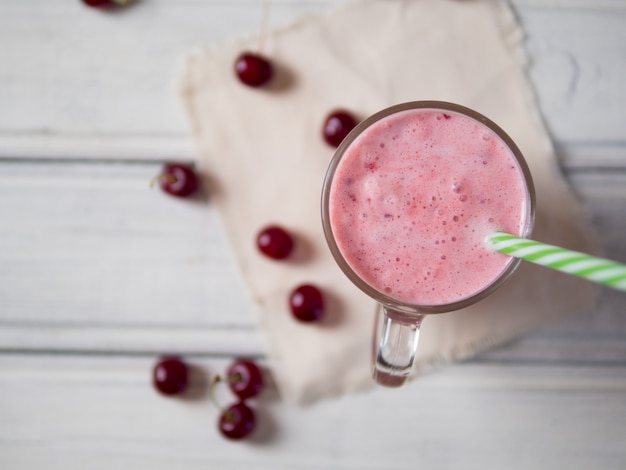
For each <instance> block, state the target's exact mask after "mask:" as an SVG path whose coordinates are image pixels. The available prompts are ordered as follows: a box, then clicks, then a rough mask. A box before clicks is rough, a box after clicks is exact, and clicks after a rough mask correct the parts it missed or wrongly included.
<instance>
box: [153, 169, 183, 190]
mask: <svg viewBox="0 0 626 470" xmlns="http://www.w3.org/2000/svg"><path fill="white" fill-rule="evenodd" d="M161 181H165V182H166V183H167V184H174V183H176V181H178V178H176V177H175V176H174V175H172V174H170V173H161V174H160V175H156V176H154V177H153V178H152V179H151V180H150V187H151V188H154V185H155V184H156V183H160V182H161Z"/></svg>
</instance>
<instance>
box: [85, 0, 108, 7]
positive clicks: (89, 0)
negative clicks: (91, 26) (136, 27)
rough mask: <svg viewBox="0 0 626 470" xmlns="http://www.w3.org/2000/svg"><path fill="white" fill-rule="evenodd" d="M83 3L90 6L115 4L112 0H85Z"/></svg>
mask: <svg viewBox="0 0 626 470" xmlns="http://www.w3.org/2000/svg"><path fill="white" fill-rule="evenodd" d="M83 3H84V4H85V5H87V6H90V7H95V8H98V7H108V6H111V5H112V4H113V1H112V0H83Z"/></svg>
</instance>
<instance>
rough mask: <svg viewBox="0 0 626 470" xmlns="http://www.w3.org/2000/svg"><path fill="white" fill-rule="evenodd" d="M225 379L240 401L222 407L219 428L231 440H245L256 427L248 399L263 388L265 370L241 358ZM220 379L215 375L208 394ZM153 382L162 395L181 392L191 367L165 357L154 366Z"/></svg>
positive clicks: (228, 370)
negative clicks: (262, 370)
mask: <svg viewBox="0 0 626 470" xmlns="http://www.w3.org/2000/svg"><path fill="white" fill-rule="evenodd" d="M223 380H224V381H226V382H227V384H228V386H229V387H230V389H231V391H232V392H233V393H234V394H235V396H236V397H237V402H236V403H234V404H232V405H230V406H229V407H228V408H225V409H221V414H220V418H219V422H218V429H219V431H220V432H221V433H222V435H223V436H224V437H226V438H228V439H233V440H239V439H244V438H245V437H247V436H248V435H250V433H252V431H254V428H255V426H256V416H255V413H254V410H253V409H252V408H251V407H250V406H249V405H248V404H247V400H248V399H250V398H253V397H256V396H257V395H258V394H259V393H261V391H262V390H263V386H264V380H263V373H262V372H261V369H260V368H259V367H258V366H257V365H256V364H255V363H254V362H253V361H251V360H248V359H239V360H237V361H235V362H234V363H233V364H231V365H230V367H229V368H228V369H227V371H226V377H225V379H223ZM221 381H222V378H221V377H220V376H219V375H218V376H216V377H215V379H214V380H213V382H212V383H211V390H210V391H209V393H212V391H213V387H214V386H215V385H217V383H218V382H221ZM152 383H153V385H154V388H155V389H156V390H157V391H158V392H159V393H161V394H163V395H166V396H174V395H181V394H183V393H184V392H185V390H187V387H188V385H189V368H188V366H187V364H186V363H185V362H184V361H183V360H182V359H181V358H179V357H163V358H161V359H160V360H159V361H158V362H157V363H156V365H155V366H154V369H153V371H152ZM218 406H219V405H218Z"/></svg>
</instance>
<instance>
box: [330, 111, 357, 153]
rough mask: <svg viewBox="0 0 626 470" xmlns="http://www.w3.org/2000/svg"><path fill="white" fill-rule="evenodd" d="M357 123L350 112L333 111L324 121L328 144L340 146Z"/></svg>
mask: <svg viewBox="0 0 626 470" xmlns="http://www.w3.org/2000/svg"><path fill="white" fill-rule="evenodd" d="M356 124H357V122H356V119H355V118H354V117H353V116H352V115H351V114H350V113H349V112H347V111H344V110H336V111H333V112H332V113H330V114H329V115H328V117H327V118H326V121H324V129H323V135H324V140H325V141H326V143H327V144H328V145H331V146H333V147H339V144H340V143H341V142H342V141H343V139H345V138H346V136H347V135H348V134H349V133H350V131H351V130H352V129H354V127H355V126H356Z"/></svg>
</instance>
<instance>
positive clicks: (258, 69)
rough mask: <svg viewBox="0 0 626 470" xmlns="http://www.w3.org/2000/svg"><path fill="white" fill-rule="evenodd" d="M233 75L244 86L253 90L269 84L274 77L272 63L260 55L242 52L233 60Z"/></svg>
mask: <svg viewBox="0 0 626 470" xmlns="http://www.w3.org/2000/svg"><path fill="white" fill-rule="evenodd" d="M235 73H236V74H237V76H238V77H239V80H240V81H241V83H243V84H244V85H248V86H250V87H253V88H257V87H260V86H262V85H265V84H266V83H267V82H269V81H270V80H271V78H272V76H273V75H274V68H273V67H272V63H271V62H270V61H269V60H267V59H266V58H265V57H263V56H262V55H260V54H256V53H254V52H243V53H242V54H241V55H240V56H239V57H237V60H235Z"/></svg>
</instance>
